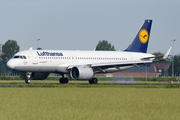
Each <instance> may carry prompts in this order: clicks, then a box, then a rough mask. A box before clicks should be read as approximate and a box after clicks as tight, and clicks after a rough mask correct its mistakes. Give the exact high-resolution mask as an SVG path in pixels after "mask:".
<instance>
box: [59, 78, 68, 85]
mask: <svg viewBox="0 0 180 120" xmlns="http://www.w3.org/2000/svg"><path fill="white" fill-rule="evenodd" d="M59 82H60V83H61V84H64V83H65V84H67V83H68V78H60V79H59Z"/></svg>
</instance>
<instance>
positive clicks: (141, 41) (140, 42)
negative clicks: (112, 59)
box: [124, 20, 152, 53]
mask: <svg viewBox="0 0 180 120" xmlns="http://www.w3.org/2000/svg"><path fill="white" fill-rule="evenodd" d="M151 24H152V20H145V21H144V23H143V25H142V27H141V28H140V30H139V32H138V33H137V35H136V37H135V38H134V40H133V41H132V43H131V44H130V45H129V47H128V48H127V49H126V50H124V51H128V52H143V53H146V52H147V47H148V42H149V37H150V31H151Z"/></svg>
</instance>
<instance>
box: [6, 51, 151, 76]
mask: <svg viewBox="0 0 180 120" xmlns="http://www.w3.org/2000/svg"><path fill="white" fill-rule="evenodd" d="M146 57H147V58H148V57H154V55H151V54H147V53H136V52H124V51H123V52H121V51H78V50H77V51H66V50H27V51H22V52H18V53H16V54H15V55H14V57H13V58H11V59H10V60H9V61H8V63H7V66H8V67H9V68H11V69H14V70H18V71H25V72H49V73H52V72H54V73H69V68H71V67H73V66H78V65H86V66H87V65H90V67H91V65H96V64H106V63H107V64H110V63H117V64H118V63H127V62H131V63H132V62H134V63H135V64H136V62H137V61H141V58H146ZM151 60H153V59H151ZM101 67H103V66H101ZM131 67H134V66H133V65H130V66H125V67H119V69H117V68H114V67H112V68H107V69H105V71H104V72H114V71H120V70H124V69H128V68H131Z"/></svg>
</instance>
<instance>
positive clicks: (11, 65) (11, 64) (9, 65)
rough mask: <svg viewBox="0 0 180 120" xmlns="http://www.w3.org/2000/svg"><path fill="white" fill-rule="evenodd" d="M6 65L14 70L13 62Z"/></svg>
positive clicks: (10, 61)
mask: <svg viewBox="0 0 180 120" xmlns="http://www.w3.org/2000/svg"><path fill="white" fill-rule="evenodd" d="M6 65H7V67H8V68H10V69H14V62H13V61H12V60H9V61H8V62H7V64H6Z"/></svg>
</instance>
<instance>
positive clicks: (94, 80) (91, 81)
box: [89, 78, 98, 84]
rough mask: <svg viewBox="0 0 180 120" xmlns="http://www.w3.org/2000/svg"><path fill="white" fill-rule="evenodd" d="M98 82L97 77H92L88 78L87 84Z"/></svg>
mask: <svg viewBox="0 0 180 120" xmlns="http://www.w3.org/2000/svg"><path fill="white" fill-rule="evenodd" d="M97 83H98V79H97V78H92V79H90V80H89V84H97Z"/></svg>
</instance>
